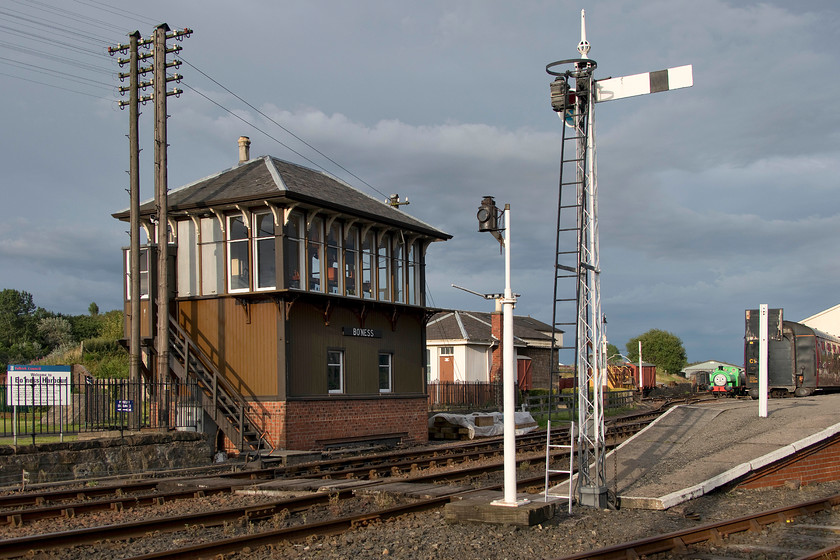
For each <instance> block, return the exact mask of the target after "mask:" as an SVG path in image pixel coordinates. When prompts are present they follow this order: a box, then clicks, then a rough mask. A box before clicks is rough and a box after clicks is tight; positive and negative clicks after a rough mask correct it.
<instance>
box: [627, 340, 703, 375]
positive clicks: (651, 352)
mask: <svg viewBox="0 0 840 560" xmlns="http://www.w3.org/2000/svg"><path fill="white" fill-rule="evenodd" d="M639 341H641V342H642V359H643V360H644V361H646V362H650V363H652V364H654V365H656V367H657V368H659V369H663V370H665V371H666V372H667V373H671V374H674V373H679V372H681V371H682V369H683V368H684V367H685V365H686V364H687V363H688V360H687V359H686V357H685V348H684V347H683V343H682V340H680V338H679V337H678V336H677V335H675V334H672V333H669V332H668V331H663V330H660V329H651V330H649V331H648V332H646V333H644V334H642V335H639V336H637V337H635V338H631V339H630V340H629V341H628V342H627V357H628V358H630V361H631V362H636V361H638V360H639Z"/></svg>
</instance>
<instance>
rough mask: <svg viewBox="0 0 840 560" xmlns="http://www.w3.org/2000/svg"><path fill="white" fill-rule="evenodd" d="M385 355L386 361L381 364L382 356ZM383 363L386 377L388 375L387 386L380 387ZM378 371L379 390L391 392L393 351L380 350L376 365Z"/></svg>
mask: <svg viewBox="0 0 840 560" xmlns="http://www.w3.org/2000/svg"><path fill="white" fill-rule="evenodd" d="M383 357H387V358H388V363H387V364H383V363H382V358H383ZM383 365H384V366H385V367H387V377H388V386H387V387H386V388H383V387H382V367H383ZM378 366H379V367H378V372H379V392H380V393H392V392H393V391H394V353H393V352H380V353H379V365H378Z"/></svg>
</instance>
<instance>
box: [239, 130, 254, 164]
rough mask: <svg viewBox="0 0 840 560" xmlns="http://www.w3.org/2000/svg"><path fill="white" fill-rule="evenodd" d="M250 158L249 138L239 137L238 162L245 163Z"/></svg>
mask: <svg viewBox="0 0 840 560" xmlns="http://www.w3.org/2000/svg"><path fill="white" fill-rule="evenodd" d="M250 159H251V139H250V138H248V137H247V136H240V137H239V163H245V162H246V161H248V160H250Z"/></svg>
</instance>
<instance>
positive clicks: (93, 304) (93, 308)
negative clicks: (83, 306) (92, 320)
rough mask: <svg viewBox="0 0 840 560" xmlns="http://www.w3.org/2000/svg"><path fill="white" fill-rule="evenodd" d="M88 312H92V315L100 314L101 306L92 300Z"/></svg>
mask: <svg viewBox="0 0 840 560" xmlns="http://www.w3.org/2000/svg"><path fill="white" fill-rule="evenodd" d="M88 313H90V316H91V317H96V316H97V315H99V306H98V305H96V302H95V301H92V302H90V305H88Z"/></svg>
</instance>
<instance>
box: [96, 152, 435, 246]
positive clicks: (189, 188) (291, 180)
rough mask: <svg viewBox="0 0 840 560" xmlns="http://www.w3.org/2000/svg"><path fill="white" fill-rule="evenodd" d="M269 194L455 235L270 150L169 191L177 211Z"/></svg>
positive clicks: (122, 215) (143, 210)
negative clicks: (273, 153)
mask: <svg viewBox="0 0 840 560" xmlns="http://www.w3.org/2000/svg"><path fill="white" fill-rule="evenodd" d="M266 200H268V201H274V202H277V203H283V202H289V201H292V202H298V203H302V204H310V205H313V206H316V207H318V208H324V209H327V210H333V211H336V212H341V213H344V214H348V215H351V216H353V217H358V218H361V219H366V220H370V221H374V222H377V223H382V224H387V225H393V226H397V227H399V228H402V229H407V230H411V231H416V232H418V233H422V234H425V235H429V236H431V237H435V238H437V239H450V238H451V237H452V236H451V235H449V234H448V233H444V232H442V231H440V230H438V229H436V228H434V227H433V226H431V225H429V224H427V223H425V222H423V221H421V220H418V219H417V218H413V217H412V216H409V215H408V214H406V213H405V212H403V211H401V210H398V209H397V208H394V207H392V206H389V205H388V204H386V203H384V202H382V201H380V200H377V199H375V198H373V197H372V196H369V195H367V194H365V193H363V192H361V191H359V190H357V189H355V188H353V187H351V186H350V185H348V184H347V183H344V182H342V181H339V180H338V179H336V178H334V177H332V176H330V175H328V174H326V173H323V172H321V171H316V170H314V169H309V168H308V167H303V166H301V165H297V164H294V163H290V162H288V161H284V160H281V159H278V158H275V157H272V156H262V157H259V158H256V159H252V160H249V161H247V162H244V163H241V164H239V165H237V166H235V167H232V168H230V169H226V170H224V171H222V172H220V173H217V174H215V175H211V176H209V177H205V178H203V179H200V180H198V181H195V182H194V183H190V184H188V185H184V186H183V187H179V188H177V189H173V190H171V191H169V194H168V202H169V212H170V213H172V214H173V216H174V215H177V214H178V213H181V212H188V213H195V212H198V211H201V210H202V209H206V210H209V209H210V208H222V209H223V208H225V207H231V206H232V205H234V204H262V203H263V201H266ZM154 206H155V205H154V200H148V201H146V202H144V203H143V204H141V205H140V215H141V216H149V215H152V214H153V213H154V211H155V207H154ZM113 216H114V217H115V218H117V219H120V220H128V219H129V211H128V210H123V211H121V212H117V213H115V214H114V215H113Z"/></svg>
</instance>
